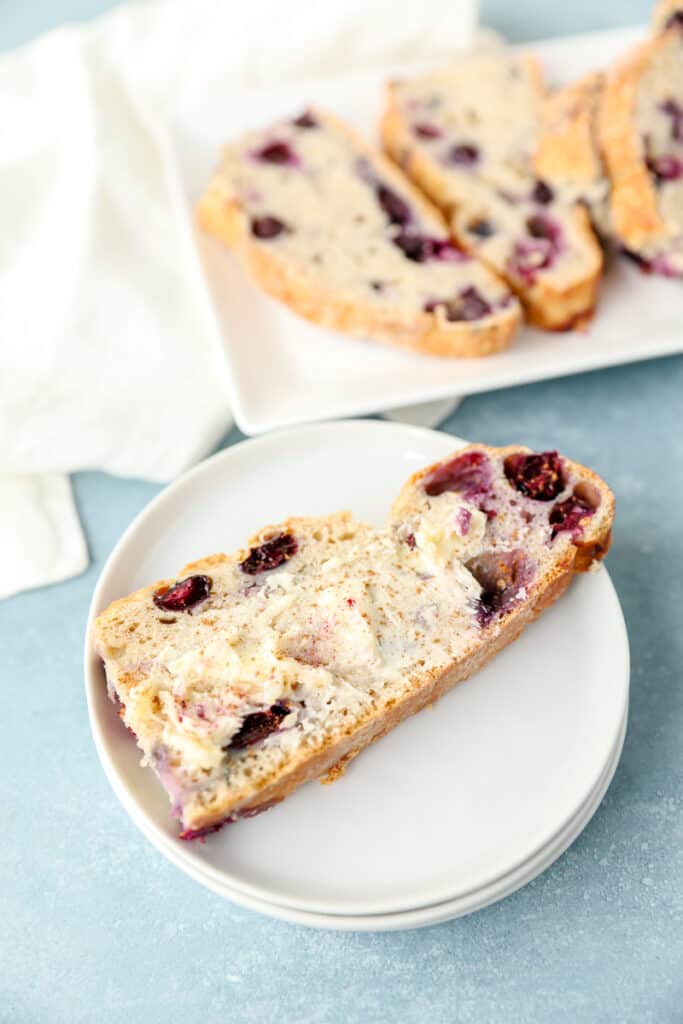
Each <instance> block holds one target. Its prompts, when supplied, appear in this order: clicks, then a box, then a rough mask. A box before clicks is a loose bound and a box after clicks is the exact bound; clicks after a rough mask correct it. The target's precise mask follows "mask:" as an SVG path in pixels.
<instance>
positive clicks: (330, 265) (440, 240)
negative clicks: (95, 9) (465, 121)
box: [197, 110, 521, 356]
mask: <svg viewBox="0 0 683 1024" xmlns="http://www.w3.org/2000/svg"><path fill="white" fill-rule="evenodd" d="M197 213H198V219H199V223H200V225H201V226H202V227H203V228H204V229H205V230H206V231H207V232H209V233H210V234H213V235H215V236H217V237H218V238H220V239H221V240H222V241H223V242H225V243H226V244H227V245H228V246H230V247H231V248H232V249H234V251H235V253H236V255H237V256H238V257H239V259H240V260H241V262H242V263H243V265H244V266H245V268H246V270H247V271H248V273H249V274H250V275H251V277H252V278H253V279H254V280H255V281H256V282H257V283H258V284H259V285H260V286H261V287H262V288H264V289H265V291H267V292H268V293H269V294H270V295H272V296H274V297H275V298H277V299H280V300H281V301H282V302H284V303H286V304H287V305H288V306H289V307H290V308H291V309H293V310H294V311H295V312H297V313H299V314H300V315H301V316H304V317H306V319H308V320H311V321H313V322H314V323H316V324H319V325H320V326H323V327H327V328H329V329H331V330H335V331H342V332H344V333H347V334H351V335H355V336H357V337H363V338H373V339H377V340H380V341H385V342H389V343H391V344H394V345H398V346H400V347H403V348H409V349H414V350H416V351H418V352H424V353H431V354H434V355H442V356H485V355H490V354H491V353H493V352H497V351H499V350H500V349H503V348H505V347H506V346H507V345H508V344H509V342H510V340H511V339H512V337H513V335H514V333H515V331H516V329H517V326H518V324H519V321H520V315H521V314H520V309H519V305H518V303H517V300H516V299H515V297H514V296H513V295H512V294H511V292H510V289H509V288H508V287H507V286H506V285H505V284H504V283H503V282H502V281H500V280H499V279H498V278H497V277H496V276H495V275H494V274H492V273H491V272H490V271H489V270H488V269H487V268H486V267H485V266H484V265H483V264H482V263H479V262H478V261H477V260H476V259H474V258H472V257H470V256H469V255H468V254H467V253H465V252H464V250H462V249H461V248H459V247H458V246H457V245H454V244H453V243H452V241H451V239H450V237H449V233H448V229H447V227H446V225H445V223H444V220H443V218H442V217H441V215H440V214H439V213H438V212H437V211H436V210H435V209H434V207H432V206H431V204H430V203H429V202H428V201H427V200H426V199H425V198H424V196H422V195H421V194H420V193H419V192H418V191H417V190H416V189H415V188H414V187H413V186H412V185H411V184H410V182H408V181H407V179H406V178H405V177H404V176H403V175H402V174H401V173H400V172H399V171H397V170H396V168H395V167H393V166H392V164H391V163H390V162H389V161H388V160H387V159H386V158H385V157H384V156H382V155H381V154H380V153H378V152H376V151H375V150H373V149H372V147H370V146H369V145H367V144H366V143H365V142H364V141H363V140H362V139H360V138H359V137H358V136H357V135H356V134H355V133H354V132H353V131H352V130H351V129H350V128H348V127H347V126H346V125H345V124H343V123H342V122H341V121H339V120H338V119H337V118H335V117H333V116H332V115H330V114H327V113H325V112H323V111H322V110H309V111H306V112H305V113H304V114H303V115H301V116H300V117H298V118H295V119H293V120H289V121H280V122H278V123H277V124H274V125H271V126H270V127H269V128H267V129H265V130H264V131H259V132H251V133H250V134H248V135H246V136H244V137H243V138H241V139H239V140H237V141H236V142H234V143H232V144H231V145H228V146H226V148H225V150H224V153H223V159H222V162H221V165H220V167H219V169H218V171H217V172H216V174H215V175H214V177H213V179H212V180H211V182H210V184H209V186H208V188H207V190H206V192H205V194H204V196H203V197H202V199H201V200H200V202H199V206H198V211H197Z"/></svg>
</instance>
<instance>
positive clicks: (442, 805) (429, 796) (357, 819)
mask: <svg viewBox="0 0 683 1024" xmlns="http://www.w3.org/2000/svg"><path fill="white" fill-rule="evenodd" d="M462 443H463V442H461V441H458V440H457V439H454V438H453V437H450V436H449V435H445V434H440V433H437V432H434V431H429V430H422V429H419V428H415V427H407V426H403V425H399V424H389V423H382V422H377V421H351V422H339V423H326V424H321V425H315V426H310V427H304V428H299V429H295V430H291V431H285V432H281V433H278V434H271V435H268V436H266V437H262V438H258V439H255V440H251V441H246V442H244V443H242V444H239V445H235V446H234V447H232V448H229V449H227V450H225V451H223V452H220V453H219V454H218V455H216V456H214V457H213V458H212V459H209V460H207V461H206V462H204V463H202V464H201V465H199V466H197V467H196V468H195V469H193V470H192V471H191V472H190V473H188V474H187V475H186V476H184V477H183V478H181V479H180V480H178V481H177V482H176V483H174V484H173V485H172V486H171V487H169V488H168V489H167V490H166V491H164V492H163V493H162V494H160V495H159V496H158V497H157V498H156V499H155V500H154V501H153V502H152V503H151V504H150V505H149V506H148V507H147V509H145V510H144V511H143V512H142V513H141V514H140V515H139V516H138V517H137V519H136V520H135V521H134V523H133V524H132V525H131V526H130V528H129V529H128V530H127V531H126V533H125V534H124V536H123V537H122V539H121V541H120V542H119V544H118V545H117V546H116V548H115V549H114V551H113V552H112V554H111V556H110V558H109V560H108V562H107V564H106V565H105V567H104V569H103V571H102V575H101V577H100V580H99V582H98V585H97V587H96V589H95V593H94V595H93V601H92V606H91V619H90V621H91V622H92V619H93V617H94V616H95V615H96V614H97V613H98V612H99V611H100V610H101V609H102V608H104V607H105V606H106V605H107V604H108V603H109V602H110V601H112V600H113V599H114V598H117V597H120V596H121V595H122V594H126V593H128V592H129V591H131V590H134V589H135V588H136V587H139V586H141V585H143V584H145V583H147V582H149V581H150V580H154V579H156V578H159V577H164V576H165V577H168V576H173V574H174V573H175V572H176V571H177V570H178V569H179V567H180V566H181V565H183V564H184V563H186V562H188V561H191V560H193V559H195V558H199V557H201V556H203V555H206V554H210V553H212V552H215V551H226V550H227V551H229V550H231V549H233V548H235V547H238V546H240V545H241V544H242V543H243V542H244V540H245V539H246V537H247V536H249V535H250V534H251V533H253V532H255V530H256V529H257V528H258V527H260V526H263V525H265V524H267V523H276V522H278V521H279V520H281V519H284V518H286V517H287V516H288V515H292V514H301V515H316V514H322V513H327V512H332V511H335V510H337V509H340V508H352V509H353V511H354V512H355V513H356V515H358V516H359V517H361V518H366V519H369V520H370V521H373V522H376V523H381V522H383V520H384V519H385V517H386V515H387V513H388V511H389V508H390V505H391V502H392V499H393V498H394V496H395V495H396V494H397V493H398V490H399V488H400V486H401V485H402V483H403V482H404V480H405V479H406V478H407V477H408V476H409V475H410V474H411V473H413V472H414V471H415V470H416V469H419V468H420V467H422V466H425V465H427V464H428V463H430V462H432V461H434V460H435V459H438V458H441V457H443V456H444V455H447V454H448V453H449V452H451V451H453V450H455V449H456V448H458V447H459V446H460V445H461V444H462ZM89 635H90V629H89V630H88V636H89ZM628 678H629V659H628V641H627V637H626V630H625V626H624V620H623V616H622V614H621V609H620V606H619V602H618V599H617V597H616V594H615V592H614V588H613V587H612V584H611V582H610V579H609V576H608V575H607V572H606V571H605V570H604V569H600V570H599V571H597V572H596V573H592V574H590V575H587V576H585V577H582V578H581V579H578V580H575V581H574V583H573V584H572V586H571V588H570V590H569V591H568V593H567V594H565V596H564V597H563V598H562V599H561V601H560V602H559V603H558V604H557V605H555V606H554V607H553V608H551V609H550V611H548V612H547V613H546V614H545V615H544V616H543V617H542V618H541V619H540V620H539V621H538V622H537V623H534V625H533V626H531V627H530V628H529V629H528V630H527V632H526V633H525V634H524V636H523V637H522V638H521V639H520V640H519V641H518V642H517V643H515V644H513V645H512V646H511V647H510V648H508V649H507V650H505V651H504V652H503V653H502V654H501V655H499V656H498V657H497V658H496V659H495V660H494V661H493V662H492V663H491V664H490V665H489V666H487V667H486V668H485V669H484V670H483V671H482V672H481V673H479V675H478V676H477V678H476V680H471V681H470V682H468V683H467V684H465V685H463V686H461V687H458V688H456V689H455V690H454V691H453V692H452V693H450V694H448V695H447V696H446V697H445V698H443V700H441V701H440V702H439V704H438V707H437V708H436V709H435V710H434V711H431V712H430V711H425V712H423V713H422V714H420V715H417V716H415V717H414V718H412V719H410V720H409V721H407V722H404V723H403V724H402V725H401V726H400V727H399V728H397V729H395V730H394V731H393V732H392V733H390V734H389V735H388V736H386V737H385V738H384V739H382V740H381V741H380V742H378V743H375V744H374V745H373V746H371V747H370V748H368V749H367V750H366V751H364V752H363V755H362V756H361V757H359V758H358V759H357V760H356V761H354V762H353V764H352V765H351V766H350V768H349V770H348V771H347V773H346V774H345V775H344V777H343V778H342V779H340V780H339V781H338V782H336V783H335V784H334V785H333V786H325V787H321V786H318V785H315V784H309V785H307V786H304V787H302V788H301V789H300V790H298V791H297V792H296V793H295V794H294V795H293V796H291V797H290V798H289V799H288V800H286V801H285V802H284V803H283V804H281V805H279V806H278V807H275V808H274V809H273V810H272V811H269V812H268V813H267V814H264V815H261V816H260V817H258V818H255V819H251V820H249V821H244V822H238V823H237V824H235V825H231V826H229V827H226V828H225V829H223V830H222V832H220V833H218V834H217V835H214V836H211V837H210V838H209V839H208V840H207V841H206V842H205V843H204V844H202V843H198V842H194V843H183V842H181V841H180V840H178V839H176V838H175V836H176V834H177V823H176V822H174V821H173V819H172V818H171V817H170V814H169V806H168V801H167V798H166V796H165V794H164V793H163V791H162V790H161V787H160V786H159V784H158V783H157V782H156V780H155V778H154V777H153V775H152V773H151V772H149V770H147V769H143V768H141V767H140V765H139V754H138V751H137V748H136V746H135V744H134V742H133V741H132V739H131V737H130V734H129V733H127V731H126V730H125V729H124V728H123V726H122V725H121V723H120V721H119V719H118V716H117V715H116V712H115V710H114V708H113V706H112V705H111V704H110V702H109V701H108V699H107V697H106V688H105V683H104V674H103V671H102V666H101V664H100V662H99V659H98V658H97V657H96V656H95V655H94V653H93V652H92V649H91V646H90V644H89V641H86V683H87V692H88V703H89V710H90V720H91V727H92V730H93V735H94V738H95V742H96V745H97V749H98V752H99V755H100V758H101V760H102V763H103V766H104V768H105V771H106V772H107V775H108V777H109V779H110V781H111V783H112V785H113V787H114V790H115V792H116V793H117V795H118V797H119V799H120V800H121V802H122V803H123V805H124V807H125V808H126V809H127V811H128V812H129V814H130V815H131V817H132V818H133V820H134V821H135V822H136V823H137V825H138V826H139V827H140V828H141V829H142V831H143V832H144V833H145V834H146V835H147V836H148V837H149V838H150V839H151V840H152V842H153V843H155V845H156V846H157V847H158V848H159V849H160V850H161V851H162V852H163V853H164V854H165V855H166V856H170V853H169V850H170V849H172V850H173V856H172V857H171V859H172V860H173V862H174V863H176V864H177V865H178V866H180V867H181V868H182V869H183V870H185V871H186V872H187V873H188V874H190V875H192V876H193V877H195V878H198V879H200V880H201V881H203V882H204V884H206V885H208V886H209V887H210V888H213V889H223V891H226V892H239V893H240V894H241V895H242V897H243V899H244V900H247V899H249V900H252V901H258V902H259V903H263V904H268V905H270V904H273V905H276V906H278V907H279V908H290V909H292V910H295V911H300V912H303V913H310V914H314V915H342V916H346V917H349V916H353V917H362V916H365V915H386V914H396V913H401V912H406V911H411V910H418V909H420V908H424V907H433V906H436V905H438V904H445V903H452V902H453V901H457V900H458V899H460V898H463V897H465V896H467V895H468V894H473V893H477V892H483V891H485V890H487V887H490V886H495V884H496V883H497V882H498V881H499V880H501V879H504V878H505V877H506V876H510V875H511V873H513V872H515V871H517V870H523V867H524V865H525V863H527V862H530V861H531V859H532V858H534V857H541V859H542V857H543V851H544V850H545V849H546V848H547V847H548V846H549V844H551V843H552V842H553V841H554V839H555V838H556V837H557V836H558V835H560V834H561V833H562V831H563V830H564V829H566V828H567V827H568V825H569V824H571V822H573V821H575V820H576V819H577V816H579V815H580V814H581V812H582V809H583V808H585V806H586V804H587V801H589V799H590V797H591V794H593V793H594V791H595V790H596V787H597V786H598V785H599V782H600V779H601V778H602V777H603V774H604V772H605V767H606V765H608V763H609V761H610V758H611V756H612V754H613V751H614V750H615V747H616V746H617V743H618V738H619V734H620V730H621V728H622V725H623V722H624V718H625V714H626V708H627V704H628ZM493 898H494V899H495V898H496V897H495V896H494V897H493Z"/></svg>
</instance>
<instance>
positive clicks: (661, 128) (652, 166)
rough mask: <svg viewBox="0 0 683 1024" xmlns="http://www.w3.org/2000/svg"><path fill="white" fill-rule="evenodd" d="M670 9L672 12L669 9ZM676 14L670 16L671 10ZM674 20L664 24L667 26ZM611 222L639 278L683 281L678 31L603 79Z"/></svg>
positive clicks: (674, 27)
mask: <svg viewBox="0 0 683 1024" xmlns="http://www.w3.org/2000/svg"><path fill="white" fill-rule="evenodd" d="M669 6H670V7H672V5H669ZM672 9H673V8H672ZM669 21H671V19H670V18H669V19H665V21H664V24H668V23H669ZM598 132H599V139H600V147H601V150H602V155H603V158H604V161H605V165H606V167H607V172H608V174H609V178H610V184H611V191H610V202H609V216H610V223H611V227H612V230H613V232H614V234H615V236H616V237H617V239H618V241H619V243H620V244H621V245H622V246H623V248H624V249H625V250H626V251H627V252H628V253H629V254H630V255H631V256H633V257H634V259H636V260H637V262H638V263H639V264H640V265H641V267H642V268H643V269H644V270H647V271H653V272H655V273H659V274H663V275H665V276H667V277H680V276H682V275H683V24H682V23H681V21H680V20H678V19H676V18H673V20H672V21H671V27H670V28H667V29H665V30H664V31H662V32H660V33H658V34H655V35H653V36H652V37H651V38H650V39H648V40H647V41H646V42H644V43H642V44H641V45H639V46H638V47H636V48H635V49H634V50H632V51H631V52H630V53H629V54H627V55H626V57H625V58H624V59H623V60H621V61H619V62H618V63H617V64H616V65H615V67H614V68H612V69H611V71H610V72H609V74H608V75H607V79H606V83H605V88H604V90H603V93H602V99H601V103H600V109H599V115H598Z"/></svg>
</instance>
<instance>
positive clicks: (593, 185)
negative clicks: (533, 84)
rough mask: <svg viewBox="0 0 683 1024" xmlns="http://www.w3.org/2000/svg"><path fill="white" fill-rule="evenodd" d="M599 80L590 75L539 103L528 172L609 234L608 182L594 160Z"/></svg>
mask: <svg viewBox="0 0 683 1024" xmlns="http://www.w3.org/2000/svg"><path fill="white" fill-rule="evenodd" d="M604 80H605V76H604V74H603V73H602V72H600V71H592V72H590V73H589V74H587V75H584V76H583V77H582V78H580V79H579V80H578V81H576V82H572V83H571V84H570V85H567V86H564V87H563V88H561V89H556V90H555V91H554V92H552V93H551V94H550V95H549V96H548V97H547V98H546V99H545V100H544V102H543V106H542V109H541V126H540V131H539V136H538V140H537V142H536V147H535V150H534V157H533V163H534V170H535V171H536V174H537V175H538V176H539V178H542V179H543V180H544V181H546V182H547V183H548V184H549V185H550V186H552V188H553V190H554V191H555V193H556V195H557V196H558V197H559V198H560V199H561V200H562V201H563V202H565V203H569V204H571V203H576V202H580V203H584V204H585V206H586V207H587V209H588V212H589V214H590V217H591V221H592V223H593V226H594V227H595V229H596V230H597V232H598V234H599V235H601V236H605V237H606V236H608V235H609V225H608V220H607V197H608V192H609V183H608V180H607V175H606V171H605V167H604V165H603V162H602V158H601V156H600V147H599V145H598V138H597V124H596V121H597V115H598V108H599V104H600V98H601V95H602V89H603V87H604Z"/></svg>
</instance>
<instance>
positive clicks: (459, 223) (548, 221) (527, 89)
mask: <svg viewBox="0 0 683 1024" xmlns="http://www.w3.org/2000/svg"><path fill="white" fill-rule="evenodd" d="M544 101H545V87H544V85H543V80H542V75H541V71H540V67H539V65H538V64H537V62H536V61H535V60H534V58H533V57H531V56H528V55H527V56H525V55H521V56H520V55H512V56H511V55H508V54H500V55H495V56H487V57H476V58H469V59H463V60H460V61H458V62H457V63H456V64H454V65H453V66H452V67H449V68H446V69H445V70H443V71H441V72H438V73H435V74H428V75H424V76H420V77H417V78H411V79H402V80H401V81H395V82H392V83H390V84H389V86H388V90H387V100H386V105H385V110H384V113H383V116H382V121H381V135H382V141H383V144H384V148H385V149H386V151H387V152H388V153H389V155H390V156H391V157H392V158H393V159H394V160H395V161H396V163H397V164H398V165H399V166H400V167H401V168H403V170H405V172H406V173H407V174H408V176H409V177H410V178H412V180H413V181H415V182H416V184H417V185H418V186H419V187H420V188H422V189H423V190H424V191H425V192H426V194H427V195H428V196H430V198H431V199H432V200H433V201H434V202H435V203H436V205H437V206H438V207H439V208H440V209H441V210H442V211H443V213H444V214H445V216H446V217H447V219H448V223H449V225H450V227H451V230H452V231H453V233H454V235H455V237H456V238H457V239H458V241H459V243H460V244H461V245H462V246H463V247H464V248H466V249H468V250H469V251H470V252H472V253H474V254H475V255H476V256H477V257H478V258H479V259H481V260H483V261H484V262H485V263H487V265H488V266H490V267H491V269H493V270H494V271H495V272H496V273H498V274H500V275H501V276H502V277H504V278H505V280H506V281H507V282H508V284H509V286H510V287H511V288H512V289H513V290H514V291H515V293H516V294H517V295H518V297H519V298H520V300H521V301H522V304H523V306H524V309H525V312H526V315H527V317H528V319H529V320H530V321H531V322H532V323H534V324H537V325H538V326H540V327H543V328H546V329H548V330H566V329H569V328H571V327H575V326H580V325H581V324H583V323H584V322H585V321H586V320H588V319H589V318H590V316H591V315H592V312H593V309H594V307H595V304H596V301H597V289H598V284H599V281H600V276H601V273H602V252H601V250H600V247H599V245H598V244H597V241H596V239H595V237H594V235H593V232H592V230H591V226H590V221H589V218H588V216H587V214H586V211H585V209H584V208H583V207H582V206H580V205H578V204H575V203H573V202H571V203H568V202H566V201H562V197H561V196H560V195H556V194H555V191H554V189H553V188H551V187H549V185H548V183H547V182H545V181H543V180H540V179H538V178H537V175H536V172H535V170H534V167H533V159H534V152H535V149H536V145H537V141H538V136H539V133H540V132H541V128H542V117H543V104H544Z"/></svg>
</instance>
